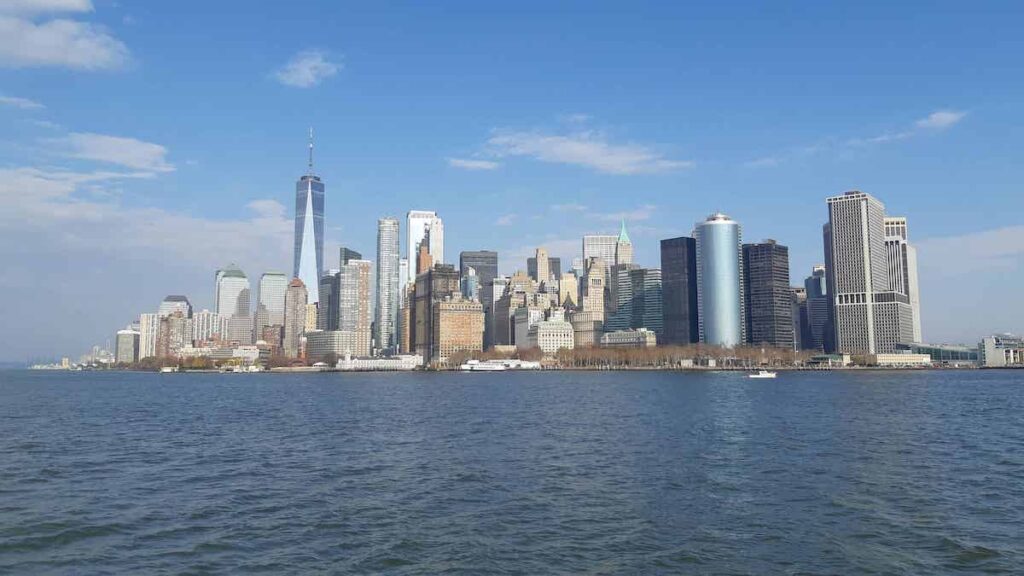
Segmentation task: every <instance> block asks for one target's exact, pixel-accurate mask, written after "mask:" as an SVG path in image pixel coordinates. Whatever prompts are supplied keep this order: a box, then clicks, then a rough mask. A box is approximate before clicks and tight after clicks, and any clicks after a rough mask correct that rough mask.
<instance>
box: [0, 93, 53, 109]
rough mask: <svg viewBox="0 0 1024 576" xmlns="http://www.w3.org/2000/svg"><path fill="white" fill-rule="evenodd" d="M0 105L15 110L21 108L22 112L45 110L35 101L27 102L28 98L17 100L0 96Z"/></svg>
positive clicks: (14, 97) (16, 98)
mask: <svg viewBox="0 0 1024 576" xmlns="http://www.w3.org/2000/svg"><path fill="white" fill-rule="evenodd" d="M0 104H2V105H4V106H13V107H15V108H21V109H22V110H39V109H41V108H46V106H43V105H42V104H40V103H39V102H36V101H35V100H29V99H28V98H19V97H17V96H3V95H0Z"/></svg>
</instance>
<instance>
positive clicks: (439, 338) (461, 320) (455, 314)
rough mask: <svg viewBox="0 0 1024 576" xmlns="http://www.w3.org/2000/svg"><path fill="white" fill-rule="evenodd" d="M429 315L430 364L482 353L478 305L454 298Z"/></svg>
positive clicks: (437, 305) (480, 309)
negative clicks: (458, 356) (460, 353)
mask: <svg viewBox="0 0 1024 576" xmlns="http://www.w3.org/2000/svg"><path fill="white" fill-rule="evenodd" d="M453 271H454V269H453ZM431 314H432V315H433V318H432V321H431V331H432V334H431V337H430V356H429V358H430V361H431V362H438V363H441V364H444V363H447V362H448V359H449V358H451V356H452V354H455V353H456V352H480V351H482V350H483V346H484V310H483V306H482V305H481V304H480V303H479V302H476V301H473V300H466V299H464V298H462V297H461V296H459V295H456V296H454V297H448V298H445V299H444V300H441V301H439V302H436V303H435V304H434V306H433V307H432V310H431Z"/></svg>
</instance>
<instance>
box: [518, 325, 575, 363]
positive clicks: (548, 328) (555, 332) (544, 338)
mask: <svg viewBox="0 0 1024 576" xmlns="http://www.w3.org/2000/svg"><path fill="white" fill-rule="evenodd" d="M527 338H528V340H529V347H530V348H540V349H541V350H542V351H543V352H544V355H545V356H554V355H555V354H556V353H558V351H559V350H561V349H562V348H565V349H566V350H572V349H573V347H574V345H575V339H574V334H573V328H572V324H570V323H569V322H566V321H565V320H564V319H563V318H561V317H556V318H554V319H548V320H542V321H540V322H537V323H536V324H534V325H533V326H532V327H530V330H529V333H528V337H527Z"/></svg>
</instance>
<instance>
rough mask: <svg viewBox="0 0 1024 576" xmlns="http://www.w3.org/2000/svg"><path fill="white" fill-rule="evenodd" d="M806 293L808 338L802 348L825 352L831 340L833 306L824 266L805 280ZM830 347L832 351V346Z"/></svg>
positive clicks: (815, 268) (816, 267)
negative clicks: (831, 309)
mask: <svg viewBox="0 0 1024 576" xmlns="http://www.w3.org/2000/svg"><path fill="white" fill-rule="evenodd" d="M804 292H805V293H806V295H807V303H806V306H805V307H806V309H807V337H806V338H804V341H803V343H802V348H803V349H804V350H818V351H821V352H824V351H825V349H826V345H827V342H826V340H831V333H830V331H831V323H830V319H829V316H830V307H831V305H830V302H829V294H828V282H827V280H826V274H825V266H824V265H818V266H815V267H814V268H812V269H811V275H810V276H808V277H807V278H805V279H804ZM828 347H829V349H831V346H828Z"/></svg>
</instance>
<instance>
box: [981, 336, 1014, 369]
mask: <svg viewBox="0 0 1024 576" xmlns="http://www.w3.org/2000/svg"><path fill="white" fill-rule="evenodd" d="M1022 364H1024V338H1021V337H1019V336H1014V335H1013V334H994V335H992V336H988V337H986V338H982V340H981V342H979V343H978V366H981V367H984V368H1003V367H1006V366H1020V365H1022Z"/></svg>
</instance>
